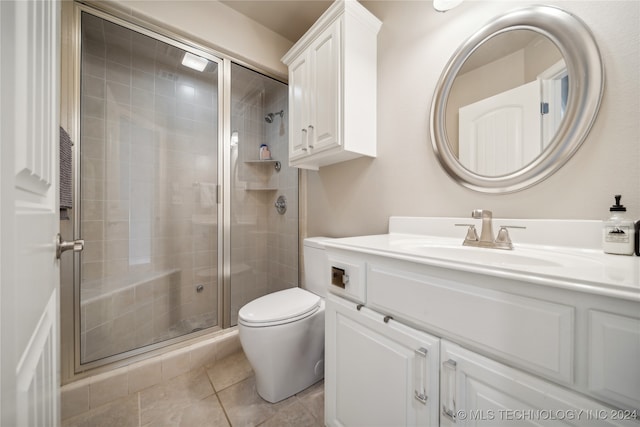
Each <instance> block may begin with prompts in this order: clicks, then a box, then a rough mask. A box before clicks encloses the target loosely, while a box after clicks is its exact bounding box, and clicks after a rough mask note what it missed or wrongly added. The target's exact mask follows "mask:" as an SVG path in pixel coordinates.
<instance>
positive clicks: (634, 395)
mask: <svg viewBox="0 0 640 427" xmlns="http://www.w3.org/2000/svg"><path fill="white" fill-rule="evenodd" d="M410 241H411V238H409V237H407V236H406V235H404V236H403V235H399V236H398V237H397V238H395V237H389V236H385V235H381V236H363V237H362V238H357V237H354V238H345V239H337V240H333V241H331V242H328V243H327V253H328V260H329V268H330V269H332V270H331V272H332V278H331V281H330V283H331V284H330V285H329V290H330V292H329V296H328V298H327V308H326V315H325V316H326V317H325V319H326V335H325V336H326V343H325V363H326V371H325V402H326V403H325V405H326V406H325V420H326V422H327V425H330V426H347V427H348V426H362V425H392V426H401V425H421V426H436V425H442V426H465V425H472V426H476V425H487V426H493V425H501V424H502V425H514V424H517V425H576V426H582V425H594V426H609V425H618V426H636V427H637V426H640V419H639V417H640V300H639V299H638V296H637V295H636V294H634V292H635V291H633V289H635V288H630V290H631V292H627V288H622V287H618V288H610V289H607V288H606V287H595V286H593V285H591V286H586V285H584V284H583V283H581V282H579V281H577V282H572V281H571V280H565V281H558V282H557V283H558V285H556V284H555V283H552V280H551V279H550V277H549V276H543V277H541V279H540V280H537V279H536V277H534V276H532V275H530V274H529V273H527V274H524V275H518V274H517V272H516V270H514V269H511V270H509V271H508V272H507V273H506V274H504V275H500V274H499V272H497V273H495V272H494V271H493V270H492V271H490V272H491V273H493V274H489V273H485V271H488V270H486V269H485V270H482V271H480V270H479V269H476V268H475V267H474V268H471V267H466V266H464V265H463V266H461V267H460V268H457V267H458V266H457V264H456V263H453V262H449V261H444V262H440V261H438V260H435V259H431V258H425V257H421V256H416V255H415V253H410V252H402V251H401V250H398V249H396V248H398V247H402V246H403V245H407V242H409V243H410ZM343 242H344V243H343ZM407 247H412V246H411V245H408V246H407ZM481 250H483V249H479V251H481ZM543 252H545V251H543ZM465 253H466V252H465ZM475 253H476V252H474V254H475ZM524 254H525V252H523V251H521V252H519V255H518V256H519V257H520V258H517V260H518V261H519V262H522V259H524V258H523V257H524ZM483 255H484V253H482V252H480V253H479V254H478V255H477V256H478V257H480V256H483ZM512 255H513V254H512ZM488 256H493V255H491V253H489V255H488ZM514 256H515V255H514ZM580 256H586V255H584V253H581V255H580ZM596 258H597V257H596ZM571 259H572V260H578V261H579V262H582V261H581V260H580V258H571ZM598 259H600V258H598ZM607 260H609V259H608V258H607V259H605V261H607ZM612 260H613V262H614V263H618V264H612V266H613V267H616V268H615V269H610V268H607V269H605V270H604V271H605V272H606V273H607V274H608V272H614V273H615V274H616V277H620V274H623V273H621V272H622V271H625V270H624V269H625V268H627V267H631V268H630V269H628V272H629V273H630V274H631V277H634V279H632V281H634V282H635V280H636V279H637V277H640V276H638V274H640V264H634V263H633V261H637V260H631V259H629V260H626V259H619V258H613V259H612ZM628 261H629V262H628ZM585 262H586V263H587V264H585V265H586V268H591V267H593V266H595V267H596V268H600V267H598V264H594V263H592V262H591V260H590V259H586V261H585ZM540 263H542V261H540ZM627 263H628V265H627ZM590 266H591V267H590ZM552 268H553V270H552V271H554V272H555V271H562V270H560V269H556V267H554V266H552ZM495 271H497V270H495ZM580 271H582V270H580ZM336 272H337V274H336ZM590 274H592V275H593V274H596V271H595V270H591V272H590ZM336 278H338V279H339V280H336ZM574 283H576V284H577V285H576V286H574ZM385 319H386V320H387V321H386V322H385ZM421 348H424V349H427V350H428V351H427V352H426V353H425V354H426V355H427V358H426V359H423V358H422V356H421V350H420V349H421ZM438 348H439V350H440V354H439V356H438V355H437V354H436V352H437V351H438V350H437V349H438ZM434 350H435V351H434ZM419 362H422V363H425V365H424V366H421V365H420V363H419ZM417 373H419V375H418V376H416V374H417ZM421 384H425V385H424V386H423V385H421ZM423 389H424V390H425V392H426V393H425V394H426V397H427V400H426V405H424V404H423V403H421V402H420V401H419V399H416V398H415V396H416V391H419V390H423ZM418 394H419V393H418Z"/></svg>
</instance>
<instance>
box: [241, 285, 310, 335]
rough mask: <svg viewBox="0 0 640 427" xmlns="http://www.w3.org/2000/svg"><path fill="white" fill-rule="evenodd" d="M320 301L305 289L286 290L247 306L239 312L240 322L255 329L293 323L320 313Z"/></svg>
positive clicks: (268, 295)
mask: <svg viewBox="0 0 640 427" xmlns="http://www.w3.org/2000/svg"><path fill="white" fill-rule="evenodd" d="M320 301H321V299H320V297H319V296H318V295H316V294H314V293H312V292H309V291H305V290H304V289H300V288H291V289H285V290H283V291H278V292H274V293H271V294H267V295H265V296H262V297H260V298H257V299H255V300H253V301H251V302H249V303H248V304H245V305H244V306H243V307H242V308H241V309H240V311H239V312H238V321H239V323H241V324H243V325H245V326H249V327H254V328H257V327H267V326H276V325H282V324H285V323H291V322H295V321H296V320H300V319H304V318H305V317H308V316H311V315H312V314H314V313H315V312H316V311H318V310H319V308H320Z"/></svg>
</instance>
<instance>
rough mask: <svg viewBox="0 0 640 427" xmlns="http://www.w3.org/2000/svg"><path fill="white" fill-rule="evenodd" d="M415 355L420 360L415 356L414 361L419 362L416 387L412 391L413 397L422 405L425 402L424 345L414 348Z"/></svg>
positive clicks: (425, 352) (425, 360) (425, 351)
mask: <svg viewBox="0 0 640 427" xmlns="http://www.w3.org/2000/svg"><path fill="white" fill-rule="evenodd" d="M415 352H416V355H417V356H418V357H420V359H421V360H418V357H416V361H417V363H418V364H419V369H418V387H417V388H416V389H415V390H414V391H413V397H415V398H416V400H417V401H418V402H420V403H422V404H423V405H426V404H427V399H428V397H427V389H426V387H425V384H426V382H427V381H426V376H427V349H426V348H424V347H420V348H418V349H416V350H415Z"/></svg>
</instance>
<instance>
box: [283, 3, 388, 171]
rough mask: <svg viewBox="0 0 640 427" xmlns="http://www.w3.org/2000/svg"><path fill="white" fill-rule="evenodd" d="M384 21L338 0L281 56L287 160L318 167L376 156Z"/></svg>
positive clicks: (297, 164)
mask: <svg viewBox="0 0 640 427" xmlns="http://www.w3.org/2000/svg"><path fill="white" fill-rule="evenodd" d="M380 25H381V22H380V21H379V20H378V19H377V18H376V17H375V16H373V15H372V14H371V13H370V12H369V11H368V10H367V9H365V8H364V7H363V6H362V5H361V4H359V3H358V2H357V1H354V0H346V1H345V0H338V1H336V2H334V3H333V4H332V5H331V7H329V9H328V10H327V11H326V12H325V13H324V14H323V15H322V16H321V17H320V18H319V19H318V21H317V22H316V23H315V24H314V25H313V26H312V27H311V28H310V29H309V31H307V33H305V35H304V36H303V37H302V38H301V39H300V40H299V41H298V42H297V43H296V44H295V45H294V46H293V47H292V48H291V49H290V50H289V52H287V54H286V55H285V56H284V57H283V58H282V62H284V63H285V64H286V65H287V66H288V67H289V115H290V117H289V164H290V165H291V166H294V167H299V168H304V169H315V170H317V169H318V168H319V167H321V166H325V165H329V164H332V163H338V162H342V161H345V160H349V159H352V158H355V157H359V156H363V155H364V156H371V157H375V155H376V85H377V81H376V67H377V65H376V56H377V53H376V45H377V43H376V38H377V33H378V31H379V29H380Z"/></svg>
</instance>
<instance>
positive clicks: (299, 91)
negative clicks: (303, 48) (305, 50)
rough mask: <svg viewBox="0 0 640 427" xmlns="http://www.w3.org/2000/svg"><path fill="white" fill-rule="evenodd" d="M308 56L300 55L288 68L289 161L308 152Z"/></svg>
mask: <svg viewBox="0 0 640 427" xmlns="http://www.w3.org/2000/svg"><path fill="white" fill-rule="evenodd" d="M308 73H309V60H308V55H301V56H300V57H298V58H297V59H296V60H295V61H294V62H293V63H292V64H291V66H289V159H291V160H293V159H298V158H300V157H302V156H305V155H306V154H307V153H308V150H309V147H308V145H309V140H308V135H307V132H308V130H307V125H308V123H309V118H308V114H309V112H308V110H309V109H308V105H309V100H308V97H309V95H308V92H309V89H308V86H309V83H308V80H309V78H308Z"/></svg>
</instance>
